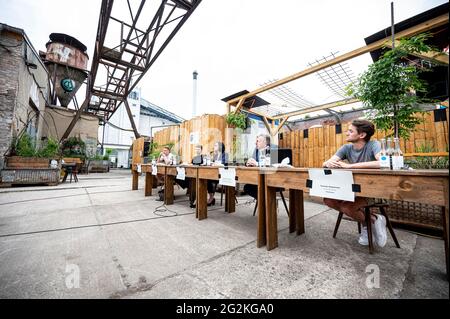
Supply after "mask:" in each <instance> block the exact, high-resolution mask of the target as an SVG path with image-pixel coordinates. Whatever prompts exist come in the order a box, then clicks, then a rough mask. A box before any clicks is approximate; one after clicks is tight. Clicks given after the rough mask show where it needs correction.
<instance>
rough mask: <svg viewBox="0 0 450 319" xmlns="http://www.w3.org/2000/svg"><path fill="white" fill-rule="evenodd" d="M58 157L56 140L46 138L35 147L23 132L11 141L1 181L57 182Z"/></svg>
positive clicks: (25, 182) (23, 182)
mask: <svg viewBox="0 0 450 319" xmlns="http://www.w3.org/2000/svg"><path fill="white" fill-rule="evenodd" d="M59 159H60V153H59V144H58V142H57V141H55V140H53V139H52V138H47V139H46V140H45V141H44V142H43V143H42V145H41V146H40V147H37V146H36V144H35V142H34V141H33V139H32V138H31V136H30V135H29V134H28V133H26V132H24V133H23V134H21V135H20V137H19V138H17V139H14V140H13V142H12V145H11V151H10V156H8V157H6V168H5V169H3V170H2V173H1V175H2V182H4V183H11V184H39V183H46V184H53V185H55V184H58V182H59V171H60V165H59V164H58V162H59ZM52 162H53V163H52ZM51 164H52V165H54V166H53V167H52V166H51Z"/></svg>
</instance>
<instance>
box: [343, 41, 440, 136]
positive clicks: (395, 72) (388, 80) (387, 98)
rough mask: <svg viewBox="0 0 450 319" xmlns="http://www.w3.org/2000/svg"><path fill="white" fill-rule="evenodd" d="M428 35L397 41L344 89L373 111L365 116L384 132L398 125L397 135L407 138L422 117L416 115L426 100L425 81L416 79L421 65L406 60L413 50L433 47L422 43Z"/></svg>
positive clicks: (421, 68)
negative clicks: (420, 105) (393, 46)
mask: <svg viewBox="0 0 450 319" xmlns="http://www.w3.org/2000/svg"><path fill="white" fill-rule="evenodd" d="M428 38H429V35H428V34H420V35H417V36H414V37H411V38H407V39H402V40H400V43H399V45H397V46H396V47H395V48H394V49H392V50H388V51H386V52H385V53H384V54H383V56H382V57H381V58H380V59H379V60H378V61H376V62H375V63H373V64H371V65H370V66H369V68H368V70H367V71H365V72H364V73H363V74H362V75H361V76H360V77H359V78H358V79H357V81H356V83H355V84H353V85H351V86H350V87H349V88H348V94H349V95H351V96H353V97H355V98H357V99H359V100H360V101H362V102H363V103H364V104H365V105H366V106H367V107H369V108H370V109H372V110H373V112H369V119H370V120H372V121H373V122H374V124H375V125H376V127H377V128H379V129H382V130H383V131H386V132H392V131H393V130H394V125H395V124H394V123H397V125H398V136H400V137H403V138H408V137H409V135H410V132H411V131H412V130H413V129H414V127H415V126H416V125H417V124H419V123H421V122H422V121H423V120H422V119H421V118H420V117H416V116H415V113H417V112H420V111H421V109H420V108H419V104H420V103H425V102H428V100H427V99H425V98H424V97H423V96H424V95H425V94H426V91H427V88H426V83H425V81H423V80H422V79H420V78H419V74H420V72H423V71H425V68H424V67H422V66H418V65H416V64H415V63H413V61H411V60H410V59H409V57H410V55H412V54H415V53H419V54H420V53H425V52H429V51H431V50H432V49H433V48H432V47H431V46H429V45H427V44H425V42H426V40H427V39H428Z"/></svg>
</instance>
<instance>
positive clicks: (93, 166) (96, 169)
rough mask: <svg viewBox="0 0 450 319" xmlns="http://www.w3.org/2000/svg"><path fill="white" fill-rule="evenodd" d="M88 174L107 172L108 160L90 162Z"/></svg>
mask: <svg viewBox="0 0 450 319" xmlns="http://www.w3.org/2000/svg"><path fill="white" fill-rule="evenodd" d="M88 172H89V173H107V172H109V160H91V161H89V167H88Z"/></svg>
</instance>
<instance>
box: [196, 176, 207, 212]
mask: <svg viewBox="0 0 450 319" xmlns="http://www.w3.org/2000/svg"><path fill="white" fill-rule="evenodd" d="M207 192H208V190H207V180H206V179H199V178H198V179H197V206H196V216H197V218H198V220H202V219H205V218H207V217H208V199H207Z"/></svg>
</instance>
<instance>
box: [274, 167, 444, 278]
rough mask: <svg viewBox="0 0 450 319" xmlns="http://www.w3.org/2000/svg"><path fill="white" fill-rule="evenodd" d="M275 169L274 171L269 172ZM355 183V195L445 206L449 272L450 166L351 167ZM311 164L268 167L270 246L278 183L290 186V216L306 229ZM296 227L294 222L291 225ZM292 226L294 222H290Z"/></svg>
mask: <svg viewBox="0 0 450 319" xmlns="http://www.w3.org/2000/svg"><path fill="white" fill-rule="evenodd" d="M270 171H272V172H273V174H270V173H269V172H270ZM350 171H352V173H353V179H354V183H355V184H359V185H360V187H361V192H358V193H356V196H361V197H374V198H383V199H392V200H403V201H408V202H417V203H423V204H430V205H438V206H441V207H442V226H443V229H444V244H445V262H446V270H447V276H448V275H449V251H448V250H449V242H448V240H449V225H448V223H449V211H448V209H449V199H448V196H449V189H448V177H449V172H448V170H412V171H406V170H405V171H403V170H401V171H386V170H379V169H352V170H350ZM308 178H309V174H308V168H291V169H287V168H281V169H277V170H276V171H275V170H274V169H267V174H265V186H266V194H265V200H266V222H267V225H266V232H267V235H266V236H267V249H268V250H270V249H273V248H275V247H277V246H278V232H277V216H276V202H275V201H276V198H275V189H276V187H284V188H289V210H290V215H291V216H290V219H294V222H293V225H296V230H297V234H302V233H304V213H303V211H304V209H303V192H304V191H305V192H309V188H307V187H306V180H307V179H308ZM292 227H293V226H292ZM290 229H291V224H290ZM291 230H292V229H291Z"/></svg>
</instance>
